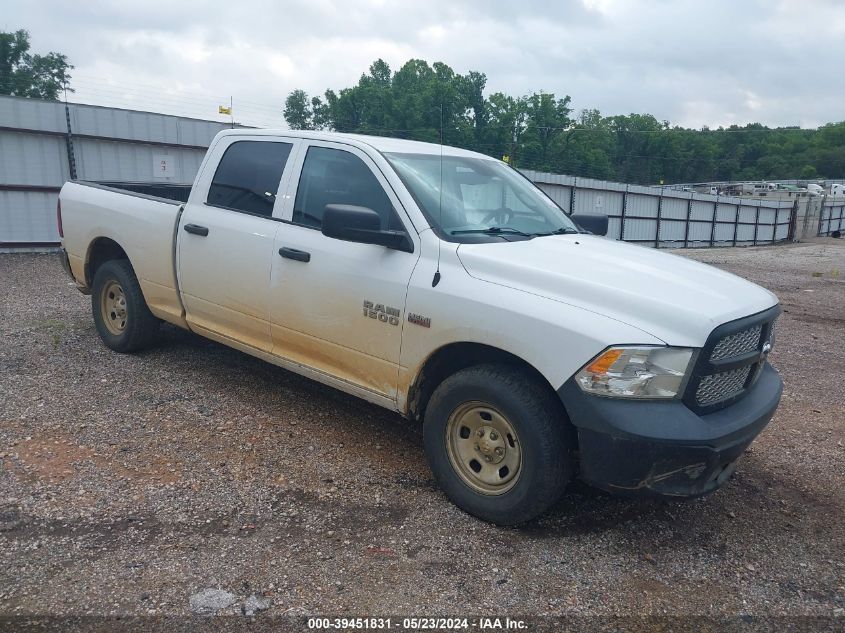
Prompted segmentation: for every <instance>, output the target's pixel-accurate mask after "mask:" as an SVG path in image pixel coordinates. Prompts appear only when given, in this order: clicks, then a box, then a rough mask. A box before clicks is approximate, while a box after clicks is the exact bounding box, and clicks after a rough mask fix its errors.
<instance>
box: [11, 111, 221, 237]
mask: <svg viewBox="0 0 845 633" xmlns="http://www.w3.org/2000/svg"><path fill="white" fill-rule="evenodd" d="M68 120H69V121H70V129H71V132H72V135H71V139H72V147H73V161H74V166H75V170H76V177H77V178H78V179H80V180H108V181H115V182H137V181H157V182H162V183H174V184H191V183H192V182H193V180H194V176H195V175H196V173H197V170H198V169H199V165H200V162H201V161H202V158H203V156H204V155H205V149H206V148H207V147H208V145H209V144H210V143H211V140H212V139H213V138H214V135H215V134H217V132H219V131H220V130H223V129H226V128H227V127H228V126H227V125H225V124H222V123H219V122H216V121H202V120H197V119H188V118H184V117H175V116H168V115H164V114H154V113H150V112H137V111H133V110H120V109H116V108H103V107H99V106H89V105H79V104H68V107H67V112H66V111H65V104H64V103H59V102H55V101H38V100H35V99H23V98H19V97H7V96H0V244H5V245H9V244H49V243H56V242H58V240H59V236H58V233H57V231H56V199H57V197H58V192H59V189H60V188H61V186H62V185H63V184H64V183H65V182H66V181H67V180H69V179H70V178H71V166H70V162H69V158H68ZM161 159H165V162H166V164H167V167H166V169H165V171H163V172H162V170H161Z"/></svg>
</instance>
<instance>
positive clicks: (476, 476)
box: [423, 365, 572, 525]
mask: <svg viewBox="0 0 845 633" xmlns="http://www.w3.org/2000/svg"><path fill="white" fill-rule="evenodd" d="M564 416H565V414H564V412H563V409H562V406H561V404H560V402H559V401H558V400H557V398H556V397H555V395H554V393H552V392H551V391H550V390H549V388H548V386H547V385H544V384H542V383H541V382H540V381H539V380H537V379H535V378H534V377H533V376H531V375H529V374H528V373H526V372H524V371H522V370H520V369H519V368H515V367H511V366H508V365H479V366H476V367H470V368H468V369H464V370H461V371H459V372H457V373H455V374H454V375H452V376H450V377H449V378H447V379H446V380H445V381H443V383H442V384H441V385H440V386H439V387H438V388H437V389H436V390H435V391H434V393H433V394H432V397H431V400H430V401H429V403H428V407H427V408H426V414H425V421H424V426H423V436H424V443H425V450H426V456H427V457H428V461H429V464H430V466H431V469H432V471H433V472H434V476H435V478H436V479H437V481H438V483H439V484H440V486H441V487H442V488H443V489H444V490H445V492H446V494H447V495H448V496H449V498H450V499H451V500H452V501H453V502H454V503H455V504H456V505H457V506H458V507H460V508H461V509H463V510H466V511H467V512H469V513H470V514H473V515H475V516H477V517H479V518H481V519H484V520H486V521H490V522H492V523H497V524H499V525H514V524H518V523H523V522H525V521H528V520H530V519H532V518H534V517H536V516H537V515H539V514H541V513H542V512H543V511H545V510H546V509H547V508H548V507H549V506H551V505H552V504H553V503H554V502H555V501H557V500H558V499H559V498H560V495H561V493H562V492H563V489H564V487H565V486H566V483H567V481H568V480H569V478H570V476H571V469H572V459H571V456H570V448H571V447H569V446H568V445H567V441H566V432H565V426H564V425H565V418H564Z"/></svg>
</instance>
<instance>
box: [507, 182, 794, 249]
mask: <svg viewBox="0 0 845 633" xmlns="http://www.w3.org/2000/svg"><path fill="white" fill-rule="evenodd" d="M523 173H524V174H525V176H526V177H528V178H529V179H531V180H532V181H534V182H535V183H536V184H537V185H538V186H539V187H540V188H541V189H542V190H543V191H545V192H546V193H547V194H548V195H549V196H550V197H551V198H552V199H553V200H554V201H555V202H557V203H558V204H559V205H560V206H561V207H563V208H564V209H565V210H567V211H571V212H572V213H585V214H594V215H601V214H604V215H607V216H608V219H609V222H608V233H607V234H608V236H609V237H612V238H614V239H617V240H623V241H625V242H636V243H640V244H646V245H650V246H654V247H655V248H692V247H710V246H757V245H760V244H775V243H777V242H783V241H787V240H790V239H792V234H793V229H794V221H795V216H796V202H795V201H790V200H767V199H764V198H736V197H728V196H711V195H706V194H699V193H690V192H682V191H671V190H663V189H658V188H654V187H641V186H638V185H626V184H622V183H615V182H607V181H603V180H593V179H591V178H577V177H574V176H561V175H557V174H548V173H543V172H535V171H530V170H524V171H523Z"/></svg>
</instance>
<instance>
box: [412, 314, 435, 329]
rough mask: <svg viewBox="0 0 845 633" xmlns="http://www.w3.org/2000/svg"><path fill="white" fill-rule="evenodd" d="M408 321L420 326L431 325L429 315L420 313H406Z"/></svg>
mask: <svg viewBox="0 0 845 633" xmlns="http://www.w3.org/2000/svg"><path fill="white" fill-rule="evenodd" d="M408 323H414V324H415V325H421V326H422V327H431V317H426V316H422V315H421V314H414V313H413V312H409V313H408Z"/></svg>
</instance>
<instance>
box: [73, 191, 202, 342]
mask: <svg viewBox="0 0 845 633" xmlns="http://www.w3.org/2000/svg"><path fill="white" fill-rule="evenodd" d="M59 199H60V201H61V202H60V204H61V207H60V211H59V213H60V217H61V224H62V227H63V233H64V236H63V244H64V248H65V251H66V252H67V254H68V261H69V264H70V269H71V273H72V275H73V277H74V279H75V280H76V282H77V283H78V284H79V285H80V286H81V287H82V289H83V291H90V289H91V283H92V281H93V279H94V274H95V273H96V269H97V267H98V266H100V265H101V264H102V263H103V262H105V261H107V260H109V259H119V258H126V259H128V260H129V261H130V262H131V263H132V266H133V268H134V271H135V275H136V276H137V278H138V281H139V283H140V285H141V290H142V291H143V293H144V298H145V299H146V302H147V305H148V306H149V309H150V311H151V312H152V313H153V314H154V315H155V316H157V317H159V318H160V319H163V320H165V321H168V322H170V323H173V324H174V325H178V326H180V327H185V328H186V327H187V324H186V323H185V319H184V310H183V309H182V303H181V300H180V298H179V292H178V284H177V281H176V267H175V244H176V240H175V234H176V228H177V226H178V223H179V216H180V214H181V208H182V207H181V203H180V202H178V201H176V200H168V199H165V198H158V197H155V196H148V195H144V194H140V193H132V192H128V191H124V190H120V189H115V188H112V187H105V186H102V185H97V184H94V183H86V182H68V183H66V184H65V185H64V187H62V191H61V194H60V195H59Z"/></svg>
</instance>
